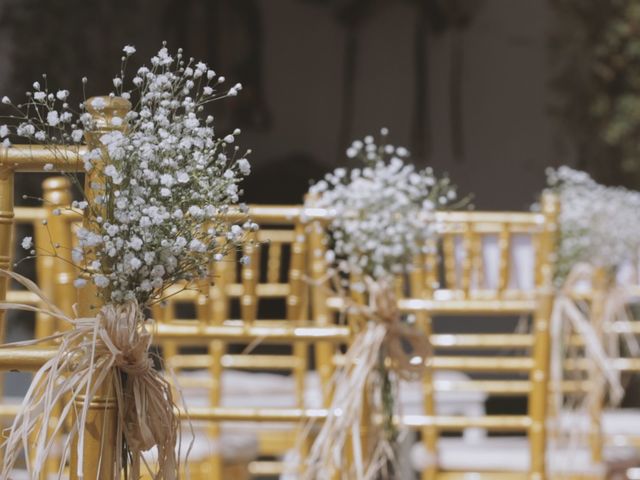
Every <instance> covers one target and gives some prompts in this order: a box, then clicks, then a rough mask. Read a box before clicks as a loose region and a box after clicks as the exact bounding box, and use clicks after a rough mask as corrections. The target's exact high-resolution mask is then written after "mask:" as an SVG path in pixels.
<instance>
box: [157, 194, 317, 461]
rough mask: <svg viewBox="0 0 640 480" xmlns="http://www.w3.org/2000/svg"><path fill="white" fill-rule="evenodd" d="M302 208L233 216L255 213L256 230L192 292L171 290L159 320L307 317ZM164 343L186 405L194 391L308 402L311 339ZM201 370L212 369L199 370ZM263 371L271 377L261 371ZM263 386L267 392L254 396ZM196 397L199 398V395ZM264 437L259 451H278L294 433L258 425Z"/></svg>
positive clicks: (238, 217) (286, 320) (216, 397)
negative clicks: (266, 344) (307, 388)
mask: <svg viewBox="0 0 640 480" xmlns="http://www.w3.org/2000/svg"><path fill="white" fill-rule="evenodd" d="M301 212H302V207H300V206H281V205H252V206H249V210H248V214H241V213H233V214H230V217H229V220H230V221H232V222H240V223H244V222H245V221H246V219H247V218H250V219H251V221H253V222H255V223H257V224H258V225H259V226H260V228H259V230H257V231H255V232H252V233H251V234H250V238H249V239H248V240H249V241H248V242H247V243H246V244H245V246H244V247H243V249H242V250H241V251H233V252H230V253H229V254H228V255H227V257H226V258H224V259H222V260H220V261H215V262H213V263H212V265H211V272H212V273H211V277H210V278H208V279H205V280H203V281H200V282H198V283H197V284H196V285H194V286H193V287H192V288H191V289H183V290H182V291H180V287H178V288H176V291H175V292H171V293H170V294H169V295H170V296H169V297H168V298H167V299H166V301H164V302H162V304H159V305H158V306H157V307H155V308H154V316H155V318H156V320H157V321H158V322H162V323H165V324H167V323H169V324H171V323H172V324H177V325H180V324H185V323H190V322H191V323H192V322H194V321H195V322H197V323H198V324H201V325H219V326H235V327H251V326H264V327H274V328H277V327H279V326H283V325H285V326H286V325H288V326H291V325H293V324H298V323H303V322H305V321H307V320H308V318H309V315H308V299H307V293H306V292H307V290H308V283H307V281H306V280H305V278H304V276H305V271H306V261H307V258H306V239H305V231H304V225H303V223H302V222H301V220H300V217H301ZM243 257H244V259H243ZM181 310H184V312H181ZM190 316H191V317H190ZM194 317H195V318H194ZM161 346H162V349H163V355H164V358H165V362H166V364H167V366H168V367H169V368H172V369H173V370H174V371H175V372H177V374H178V375H177V379H178V383H179V385H180V387H182V388H185V389H186V392H187V393H186V396H187V398H186V400H187V404H188V403H189V401H190V400H193V399H190V398H189V396H190V392H198V391H200V392H202V389H203V388H204V391H205V392H208V393H207V394H206V396H205V399H206V398H207V397H208V402H207V404H208V405H209V406H211V407H220V406H224V407H233V406H248V407H249V406H250V407H262V408H265V407H271V408H274V407H275V408H278V407H288V408H303V407H304V406H305V381H306V374H307V367H308V365H307V364H308V362H307V357H308V345H307V343H306V342H296V341H291V340H283V341H281V342H278V343H277V344H276V345H274V344H273V343H271V344H270V345H268V346H263V345H261V342H260V339H257V340H256V339H252V340H247V339H246V337H244V336H243V335H239V336H238V337H237V338H235V339H234V338H232V337H230V338H228V339H227V340H225V341H221V340H213V341H212V340H210V339H203V340H202V341H200V342H199V345H194V342H193V341H190V342H188V343H186V344H185V342H180V341H176V340H164V341H162V342H161ZM197 346H199V347H205V349H204V352H203V351H202V348H201V349H200V350H198V349H197V348H194V347H197ZM274 347H275V348H274ZM202 369H206V370H208V372H209V374H208V375H201V374H199V373H198V370H200V371H202ZM193 371H195V372H193ZM243 372H245V373H243ZM266 372H268V373H269V375H264V373H266ZM255 373H263V375H254V374H255ZM282 374H286V375H284V376H283V375H282ZM231 380H233V382H232V381H231ZM274 383H275V384H277V385H276V390H278V389H279V390H282V392H279V394H278V395H274V393H273V392H271V393H270V390H273V388H274V385H273V384H274ZM280 385H287V386H289V387H291V388H290V389H288V388H280ZM260 388H262V389H263V390H264V393H263V395H260V394H259V393H258V394H252V393H251V392H259V391H260ZM243 389H244V390H243ZM196 395H197V396H198V397H200V398H199V400H197V401H199V402H202V401H203V398H202V395H201V393H200V394H197V393H196ZM270 401H275V404H274V405H273V404H270ZM230 402H231V403H230ZM247 402H248V403H247ZM252 402H253V403H252ZM219 433H220V432H219V426H218V425H215V424H214V425H212V426H211V428H210V434H211V435H212V436H215V435H219ZM259 441H260V449H261V453H262V454H264V455H277V456H280V455H282V454H284V453H285V452H286V451H287V450H288V449H290V448H291V447H292V446H293V444H294V442H295V434H294V433H293V432H292V431H291V430H290V429H289V430H287V429H285V430H284V431H283V430H282V429H281V428H280V429H275V430H274V431H271V432H270V431H269V429H261V432H260V435H259ZM267 467H269V468H272V467H273V464H272V463H269V464H265V465H261V464H258V463H257V464H255V465H253V467H252V469H253V470H254V471H262V472H263V473H269V472H267V471H266V470H265V468H267ZM274 468H275V467H274Z"/></svg>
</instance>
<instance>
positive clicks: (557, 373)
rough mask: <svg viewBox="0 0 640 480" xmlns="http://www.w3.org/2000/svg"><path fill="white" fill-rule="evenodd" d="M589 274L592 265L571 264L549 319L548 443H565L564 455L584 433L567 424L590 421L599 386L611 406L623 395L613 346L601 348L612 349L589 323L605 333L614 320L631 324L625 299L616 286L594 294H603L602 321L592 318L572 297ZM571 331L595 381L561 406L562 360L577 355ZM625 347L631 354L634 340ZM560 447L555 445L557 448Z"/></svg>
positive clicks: (591, 274)
mask: <svg viewBox="0 0 640 480" xmlns="http://www.w3.org/2000/svg"><path fill="white" fill-rule="evenodd" d="M594 272H595V269H594V268H593V267H592V266H591V265H588V264H577V265H575V266H574V267H573V268H572V269H571V272H570V273H569V275H568V276H567V279H566V281H565V283H564V285H563V287H562V289H561V291H560V292H559V293H558V295H557V296H556V299H555V302H554V307H553V311H552V314H551V386H552V396H551V399H552V401H553V405H552V407H553V412H554V414H555V416H556V418H555V419H554V421H555V424H554V423H552V424H551V426H552V427H553V428H552V429H551V438H550V440H551V442H553V443H555V444H556V445H557V444H558V443H560V441H561V439H562V440H563V441H564V443H565V444H564V445H562V447H564V448H566V449H568V451H569V452H572V451H575V452H577V450H578V449H579V448H580V445H582V444H583V443H584V441H585V438H584V437H585V435H586V434H587V433H586V432H585V431H584V428H583V427H584V424H583V425H582V426H580V425H572V424H571V421H575V420H578V421H579V422H580V421H581V419H585V418H586V419H588V418H589V411H590V408H591V407H592V406H593V405H594V404H599V403H601V402H603V401H604V398H601V396H602V395H603V394H604V393H605V390H604V388H603V387H604V386H605V385H608V386H609V402H610V403H611V404H612V405H617V404H619V403H620V401H621V400H622V397H623V396H624V388H623V386H622V382H621V374H620V373H621V372H620V371H619V370H618V369H617V368H616V367H615V364H614V363H613V361H612V354H614V353H615V352H617V349H618V346H617V345H616V347H615V348H606V347H611V345H607V343H606V342H605V338H602V337H601V336H600V335H599V334H598V331H597V330H596V329H595V328H594V322H600V324H601V325H602V327H603V330H604V331H607V330H609V328H608V327H609V326H610V325H612V323H613V322H614V321H617V320H626V321H630V319H629V317H628V315H627V312H626V305H625V304H626V300H627V298H628V296H627V295H626V293H625V291H624V289H620V288H617V287H615V288H608V289H606V291H601V292H594V293H595V294H598V295H604V298H602V299H601V300H602V305H603V309H602V318H597V319H596V318H592V316H593V312H592V306H591V307H590V306H589V305H587V303H586V302H583V301H581V300H579V299H576V297H575V294H576V292H578V291H579V290H580V287H581V286H582V285H588V284H592V283H593V279H594ZM572 332H576V333H577V334H578V335H579V336H580V338H581V339H582V340H583V341H584V355H585V356H586V359H587V360H588V361H589V362H590V363H591V364H592V366H593V367H594V368H595V369H596V370H597V371H598V372H599V376H598V377H597V378H591V379H590V381H591V382H595V383H596V385H595V386H594V387H593V388H590V389H589V391H588V392H587V393H586V395H582V394H580V395H578V396H573V397H572V396H569V398H568V399H567V401H565V398H564V394H563V390H562V382H563V379H564V375H563V371H564V365H563V364H564V362H565V361H566V360H567V359H573V360H577V359H578V357H579V353H578V352H577V351H576V350H575V349H574V348H571V336H572ZM616 343H617V342H616ZM627 343H628V346H629V348H630V349H631V350H632V351H636V352H637V351H638V346H637V341H635V338H634V339H633V341H630V340H628V341H627ZM574 397H575V398H574ZM578 427H582V428H578ZM559 446H560V445H557V447H559ZM557 447H556V448H557Z"/></svg>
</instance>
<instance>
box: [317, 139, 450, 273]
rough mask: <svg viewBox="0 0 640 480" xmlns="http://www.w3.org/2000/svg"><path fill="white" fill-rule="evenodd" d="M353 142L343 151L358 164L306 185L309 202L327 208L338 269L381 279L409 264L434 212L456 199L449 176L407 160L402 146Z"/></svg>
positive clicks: (430, 231) (431, 226) (422, 245)
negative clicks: (309, 186)
mask: <svg viewBox="0 0 640 480" xmlns="http://www.w3.org/2000/svg"><path fill="white" fill-rule="evenodd" d="M387 134H388V131H387V130H386V129H382V130H381V142H380V145H378V144H376V142H375V140H374V138H373V137H372V136H367V137H365V138H364V140H363V141H360V140H358V141H355V142H354V143H353V144H352V146H351V147H349V149H348V150H347V156H348V157H350V158H357V159H360V160H362V162H363V164H364V166H363V167H362V168H353V169H351V170H347V169H345V168H338V169H336V170H335V171H333V172H332V173H330V174H328V175H326V176H325V178H324V180H321V181H319V182H318V183H316V184H315V185H313V186H312V187H311V190H310V198H309V203H312V205H313V206H314V207H319V208H325V209H328V210H329V211H330V212H331V215H332V221H331V225H330V229H331V233H332V237H333V249H332V250H330V251H329V255H330V258H329V261H334V260H335V261H338V266H339V268H340V270H342V271H346V272H352V273H357V274H363V275H368V276H371V277H373V278H374V279H382V278H384V277H387V276H389V275H393V274H397V273H402V272H405V271H407V270H408V269H410V267H411V265H412V262H413V260H414V258H415V256H416V255H417V254H418V253H420V252H423V251H425V248H426V245H427V240H428V239H429V238H430V237H432V236H433V235H434V234H435V224H434V219H433V213H434V212H435V211H436V209H438V208H442V207H445V206H447V205H448V204H449V203H450V202H451V201H454V200H455V199H456V191H455V188H454V187H452V186H451V185H450V183H449V179H448V178H446V177H445V178H443V179H438V178H436V177H435V176H434V173H433V170H432V169H431V168H426V169H424V170H416V168H415V166H414V165H412V164H410V163H407V159H408V158H409V152H408V151H407V149H406V148H404V147H395V146H393V145H390V144H387V143H386V136H387Z"/></svg>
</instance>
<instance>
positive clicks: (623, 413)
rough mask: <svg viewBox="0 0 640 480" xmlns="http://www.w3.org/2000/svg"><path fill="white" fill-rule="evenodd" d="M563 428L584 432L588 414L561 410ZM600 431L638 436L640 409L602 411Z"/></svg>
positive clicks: (608, 434) (639, 435)
mask: <svg viewBox="0 0 640 480" xmlns="http://www.w3.org/2000/svg"><path fill="white" fill-rule="evenodd" d="M559 421H560V425H561V426H562V428H563V429H565V430H568V429H571V430H572V431H580V432H586V431H588V429H589V416H588V414H586V413H583V412H567V411H565V412H562V414H561V415H560V417H559ZM601 427H602V432H603V434H604V435H607V436H614V435H628V436H637V437H639V438H640V409H635V408H616V409H608V410H604V411H603V412H602V421H601Z"/></svg>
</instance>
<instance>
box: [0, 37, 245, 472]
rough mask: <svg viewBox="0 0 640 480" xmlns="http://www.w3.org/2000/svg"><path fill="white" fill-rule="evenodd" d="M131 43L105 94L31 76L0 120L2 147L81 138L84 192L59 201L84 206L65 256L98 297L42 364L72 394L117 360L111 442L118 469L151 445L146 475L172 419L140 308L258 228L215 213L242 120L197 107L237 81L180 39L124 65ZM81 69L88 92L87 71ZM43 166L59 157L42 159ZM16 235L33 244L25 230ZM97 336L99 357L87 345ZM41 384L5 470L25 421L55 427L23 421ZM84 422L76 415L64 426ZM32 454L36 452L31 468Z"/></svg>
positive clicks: (232, 180) (201, 271) (233, 182)
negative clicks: (226, 129)
mask: <svg viewBox="0 0 640 480" xmlns="http://www.w3.org/2000/svg"><path fill="white" fill-rule="evenodd" d="M134 53H135V48H133V47H131V46H127V47H125V48H124V49H123V56H122V66H121V70H120V72H119V74H118V75H117V76H116V77H115V78H114V79H113V86H114V91H113V92H112V93H111V94H110V95H109V96H107V97H94V98H91V99H88V100H85V101H84V102H82V103H81V104H80V105H79V107H78V108H77V109H76V108H74V105H72V104H71V102H70V100H69V98H70V94H69V91H67V90H64V89H51V88H50V87H49V85H48V83H47V79H46V77H44V78H43V80H42V82H35V83H34V84H33V90H32V91H30V92H28V93H27V97H26V100H25V101H24V102H21V103H14V102H12V101H11V100H10V99H9V98H7V97H4V98H3V99H2V103H3V104H5V105H7V107H8V108H9V109H10V115H8V118H9V119H10V121H9V122H7V124H6V125H2V126H0V136H1V137H2V140H3V145H4V146H5V147H7V148H11V142H12V141H16V140H21V141H22V142H23V143H24V142H26V143H29V144H41V145H44V146H45V147H46V148H48V149H50V150H51V151H52V153H54V154H55V153H56V152H61V151H63V148H64V147H73V146H79V145H80V144H82V143H87V145H88V148H87V150H86V153H84V154H83V155H82V167H83V168H82V170H83V173H84V175H85V176H86V178H87V179H88V181H87V182H85V185H84V187H83V185H82V183H81V182H80V180H79V177H77V176H75V175H72V176H71V178H72V179H73V180H74V181H75V182H76V185H77V186H78V187H79V188H78V190H79V192H80V193H81V195H82V196H83V198H82V199H81V200H78V201H74V202H73V205H71V206H70V207H69V208H70V209H71V210H74V211H77V212H82V213H84V218H85V222H84V224H83V227H82V228H80V229H79V230H78V232H77V246H76V247H74V248H73V251H72V258H73V263H74V265H75V266H76V267H78V268H79V271H80V272H81V273H80V275H79V276H78V278H77V279H76V280H75V285H76V286H77V287H78V288H88V285H87V283H88V282H90V283H91V284H92V288H95V289H96V291H97V296H98V297H99V299H100V300H101V303H102V304H103V305H105V306H104V307H102V309H100V310H99V311H97V312H95V313H97V316H96V318H95V319H93V320H94V321H92V322H88V323H87V322H76V321H75V320H74V319H69V320H70V321H72V322H73V323H74V325H75V326H76V328H75V329H74V330H72V331H71V333H70V334H69V335H68V336H66V337H63V340H62V346H61V349H60V350H61V353H60V355H59V356H58V357H56V359H54V361H53V362H49V363H48V364H47V365H45V367H44V372H45V374H46V375H44V374H42V375H39V377H40V378H41V380H42V381H44V382H48V385H49V386H50V387H51V388H53V389H54V390H55V391H58V392H59V393H60V397H64V396H65V395H67V396H70V397H71V400H69V401H73V400H74V399H75V398H76V397H77V396H78V395H80V394H84V393H85V390H86V389H87V388H88V387H87V385H86V382H85V377H84V376H82V375H77V373H78V372H81V371H82V369H83V368H84V369H85V370H86V371H85V373H86V375H89V377H90V378H91V376H93V381H94V382H96V383H98V384H99V383H100V382H106V381H110V380H109V379H110V378H111V377H107V376H106V374H105V373H104V372H107V371H109V370H110V369H116V370H118V372H119V375H115V379H116V384H117V385H116V387H117V392H118V395H117V397H118V402H119V405H118V412H119V421H118V427H119V430H118V439H119V440H118V441H119V442H122V444H121V445H119V447H120V448H122V449H123V451H124V453H123V454H122V455H119V454H116V455H115V459H116V462H118V468H116V472H118V475H119V472H120V469H121V468H123V467H124V468H130V471H129V475H130V477H131V478H138V477H139V474H140V471H139V470H140V454H141V452H142V451H144V450H148V449H149V448H152V447H156V448H157V450H158V473H156V474H154V478H175V475H176V474H177V473H176V472H177V471H178V465H177V463H178V462H177V459H176V452H175V443H176V440H177V436H176V435H177V433H176V430H177V429H178V421H177V419H176V417H175V413H174V408H173V407H174V405H173V400H172V398H171V391H170V388H169V386H168V385H167V383H166V381H165V380H164V379H162V377H160V375H159V374H158V373H157V372H155V370H153V368H152V367H151V360H150V357H149V354H148V352H147V349H148V346H149V344H150V336H149V333H148V332H147V330H146V329H145V327H144V324H145V314H144V312H145V309H146V308H147V307H148V306H149V305H151V304H152V303H153V302H155V301H157V300H159V299H162V297H163V295H164V292H165V290H166V288H167V287H168V286H171V285H173V284H175V283H176V282H185V281H186V282H189V281H191V280H194V279H196V278H201V277H203V276H206V275H207V273H208V265H209V264H210V263H211V262H212V261H219V260H221V259H222V258H223V257H224V256H225V254H226V253H227V251H228V250H229V249H232V248H235V247H236V246H237V245H239V244H240V243H242V242H243V241H244V238H245V233H246V232H247V231H248V230H254V229H256V228H257V226H256V225H255V224H254V223H252V222H250V221H248V220H247V221H246V223H245V224H244V225H242V226H240V225H235V224H234V225H231V224H230V223H228V222H227V221H226V220H225V216H226V214H227V213H228V211H229V209H231V208H237V207H238V202H239V197H240V194H241V191H240V189H239V183H240V182H241V181H242V179H243V178H244V177H245V176H246V175H247V174H249V172H250V165H249V162H248V160H247V159H246V155H247V154H248V153H250V152H249V151H246V152H243V151H241V150H240V149H239V147H237V146H235V143H236V140H237V137H238V135H239V134H240V130H238V129H236V130H234V131H232V132H230V133H228V134H219V133H218V132H216V131H215V130H214V118H213V117H212V116H211V115H207V114H206V113H205V107H206V106H207V104H209V103H211V102H213V101H216V100H219V99H222V98H225V97H234V96H236V95H238V93H239V92H240V91H241V90H242V86H241V85H240V84H236V85H234V86H232V87H230V88H227V87H224V84H225V78H224V77H222V76H220V75H218V74H217V73H216V72H214V71H213V70H212V69H211V68H210V67H208V66H207V65H206V64H205V63H203V62H196V61H195V60H194V59H193V58H186V57H185V56H184V54H183V52H182V50H181V49H179V50H177V52H175V53H170V52H169V50H168V49H167V48H166V46H163V47H162V48H161V49H160V51H159V52H158V53H157V54H156V55H155V56H153V57H152V58H151V62H150V64H149V65H145V66H142V67H140V68H138V69H137V71H135V73H133V74H132V75H129V76H127V74H126V71H127V64H128V63H129V62H130V58H131V56H132V55H133V54H134ZM82 83H83V92H84V90H85V84H86V83H87V81H86V79H83V80H82ZM65 151H67V150H65ZM44 169H45V170H46V171H53V170H55V167H54V165H53V164H47V165H45V168H44ZM239 208H242V206H240V207H239ZM56 213H58V214H64V211H58V212H56ZM22 244H23V246H24V247H25V248H27V249H30V250H31V249H32V245H31V239H30V238H26V239H24V240H23V242H22ZM69 248H71V245H58V244H56V243H55V239H52V242H51V249H50V250H47V251H33V254H34V255H53V256H56V257H60V258H62V257H65V256H64V255H62V254H61V252H62V251H63V250H65V249H69ZM67 251H68V250H67ZM56 314H57V315H59V313H56ZM92 342H93V343H92ZM95 342H98V343H99V345H98V346H96V345H97V344H96V343H95ZM105 345H106V346H107V347H108V348H106V347H105ZM103 347H104V348H103ZM112 347H113V348H112ZM83 349H84V350H83ZM103 350H104V352H103V353H104V355H103V356H102V357H101V356H99V355H97V354H96V355H94V356H91V355H88V354H87V353H86V352H91V351H94V352H95V351H98V352H101V351H103ZM82 351H84V352H85V353H84V356H83V357H81V358H82V360H81V361H79V362H78V358H75V359H74V361H76V364H73V365H70V364H69V363H68V359H69V358H70V357H71V356H72V355H71V353H76V352H82ZM66 368H70V369H71V370H73V371H74V373H75V374H76V375H74V377H73V378H76V379H77V378H80V379H81V381H78V382H77V383H71V382H70V381H66V382H60V380H59V378H56V376H58V375H59V376H60V378H65V375H64V372H65V369H66ZM149 384H151V385H152V386H151V387H149ZM145 387H146V389H145ZM95 388H96V389H97V387H95ZM37 392H41V389H39V388H38V387H35V390H32V392H31V393H30V394H32V395H33V397H32V398H31V400H30V401H31V403H30V404H29V405H27V408H26V409H25V411H24V412H23V413H22V414H21V415H19V416H18V417H17V419H16V422H15V423H14V427H13V431H12V436H11V438H10V439H9V441H8V448H7V450H6V452H7V453H6V455H5V462H4V466H3V478H6V477H7V475H8V473H9V472H10V470H11V468H12V466H13V462H14V461H15V459H16V451H17V449H18V447H19V446H20V443H21V442H22V441H23V440H25V439H26V438H28V437H29V436H30V435H32V434H33V433H34V432H33V430H35V431H36V432H35V433H36V435H37V438H38V439H40V441H39V442H38V443H37V445H39V448H44V449H48V448H51V447H52V445H53V437H54V436H56V435H57V434H58V433H59V432H58V431H54V432H51V431H50V430H49V429H48V428H47V425H48V422H46V421H43V422H40V425H44V426H45V427H44V428H40V427H38V425H37V424H36V425H32V423H33V422H30V417H31V416H32V415H36V414H37V412H38V411H39V410H40V411H42V410H47V409H48V408H50V405H49V404H48V403H47V402H49V401H50V399H47V398H44V397H43V396H42V394H40V395H38V394H37ZM87 405H88V403H87V402H85V407H84V408H85V409H84V410H83V412H82V414H79V417H80V418H81V419H82V418H84V417H86V408H88V407H87ZM83 414H84V417H83ZM154 415H155V417H156V418H154ZM59 428H60V426H59V427H58V429H59ZM82 429H83V425H81V424H79V425H76V426H75V427H74V429H72V431H71V435H70V437H73V436H74V435H79V434H80V433H81V431H82ZM120 439H122V440H120ZM26 444H27V443H26V442H25V445H26ZM68 446H69V443H67V445H66V447H67V448H68ZM113 447H114V448H117V447H118V446H113ZM80 448H82V447H80ZM38 453H42V452H38ZM45 453H46V452H45ZM45 456H46V455H45ZM123 458H124V459H125V460H124V463H125V464H124V465H122V462H123V460H122V459H123ZM41 463H42V462H41ZM129 463H130V467H128V464H129ZM41 467H42V465H41V464H36V465H32V468H33V472H31V473H32V475H38V474H39V473H40V468H41ZM34 478H35V477H34ZM118 478H119V477H118Z"/></svg>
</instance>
